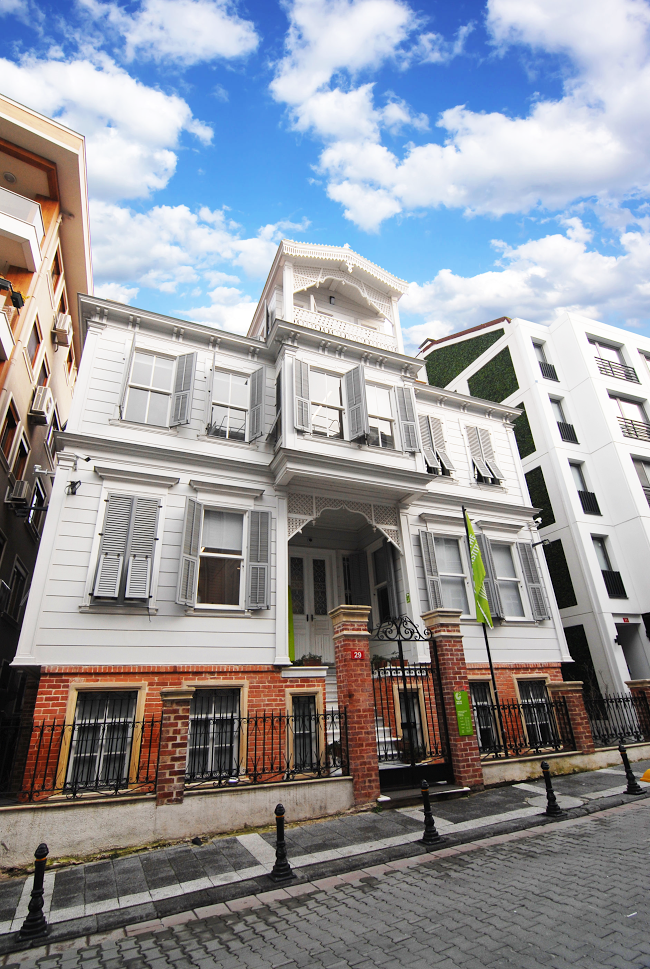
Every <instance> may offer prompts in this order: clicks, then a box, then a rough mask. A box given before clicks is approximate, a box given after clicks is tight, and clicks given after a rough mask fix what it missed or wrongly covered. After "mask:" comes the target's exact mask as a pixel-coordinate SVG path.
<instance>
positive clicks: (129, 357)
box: [117, 333, 135, 420]
mask: <svg viewBox="0 0 650 969" xmlns="http://www.w3.org/2000/svg"><path fill="white" fill-rule="evenodd" d="M134 356H135V333H134V334H133V335H132V336H131V343H130V344H129V346H128V347H127V348H126V353H125V360H126V366H125V368H124V375H123V377H122V387H121V389H120V400H119V404H118V405H117V406H118V410H119V414H120V420H123V419H124V405H125V404H126V395H127V393H128V391H129V378H130V376H131V368H132V367H133V357H134Z"/></svg>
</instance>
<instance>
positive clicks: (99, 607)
mask: <svg viewBox="0 0 650 969" xmlns="http://www.w3.org/2000/svg"><path fill="white" fill-rule="evenodd" d="M79 612H83V613H93V612H95V613H102V614H104V615H112V616H133V615H136V616H155V615H157V613H158V609H157V607H156V606H143V605H133V606H126V605H124V603H123V602H116V603H115V605H111V604H110V603H108V602H106V603H104V602H102V603H99V602H98V603H91V604H90V605H86V606H79Z"/></svg>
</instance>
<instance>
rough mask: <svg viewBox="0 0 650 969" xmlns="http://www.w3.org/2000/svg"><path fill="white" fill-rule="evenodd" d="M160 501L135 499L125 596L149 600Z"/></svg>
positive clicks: (126, 597)
mask: <svg viewBox="0 0 650 969" xmlns="http://www.w3.org/2000/svg"><path fill="white" fill-rule="evenodd" d="M157 524H158V500H157V499H156V498H141V497H137V498H135V508H134V511H133V524H132V525H131V539H130V541H129V548H128V562H127V569H126V591H125V593H124V598H125V599H148V598H149V592H150V589H151V576H152V572H153V557H154V551H155V547H156V526H157Z"/></svg>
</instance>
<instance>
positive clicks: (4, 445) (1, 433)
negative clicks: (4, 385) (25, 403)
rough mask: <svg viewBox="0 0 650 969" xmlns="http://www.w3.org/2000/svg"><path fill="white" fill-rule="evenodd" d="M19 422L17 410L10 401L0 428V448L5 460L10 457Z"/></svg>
mask: <svg viewBox="0 0 650 969" xmlns="http://www.w3.org/2000/svg"><path fill="white" fill-rule="evenodd" d="M19 424H20V418H19V416H18V411H17V410H16V408H15V406H14V402H13V401H11V402H10V404H9V406H8V407H7V411H6V413H5V416H4V420H3V421H2V429H1V430H0V450H1V451H2V453H3V454H4V456H5V460H7V461H8V460H9V458H10V457H11V452H12V449H13V446H14V441H15V439H16V432H17V431H18V425H19Z"/></svg>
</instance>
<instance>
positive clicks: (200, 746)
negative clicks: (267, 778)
mask: <svg viewBox="0 0 650 969" xmlns="http://www.w3.org/2000/svg"><path fill="white" fill-rule="evenodd" d="M239 703H240V701H239V690H196V692H195V693H194V696H193V697H192V701H191V703H190V729H189V739H188V745H187V770H186V775H187V779H188V780H189V781H193V780H206V779H215V780H218V779H219V778H222V777H224V778H227V777H236V776H237V775H238V774H239V734H240V723H241V721H240V706H239Z"/></svg>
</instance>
